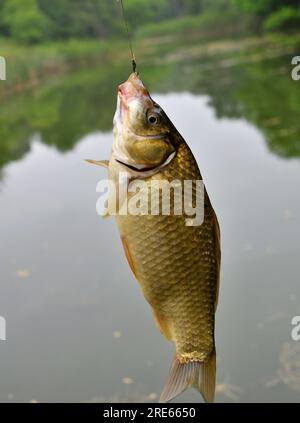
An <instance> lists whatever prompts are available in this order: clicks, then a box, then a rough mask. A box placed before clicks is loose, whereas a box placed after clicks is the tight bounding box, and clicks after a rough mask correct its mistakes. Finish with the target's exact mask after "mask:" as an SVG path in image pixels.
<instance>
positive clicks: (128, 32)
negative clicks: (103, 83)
mask: <svg viewBox="0 0 300 423" xmlns="http://www.w3.org/2000/svg"><path fill="white" fill-rule="evenodd" d="M117 1H118V2H119V3H120V4H121V9H122V15H123V20H124V25H125V29H126V33H127V38H128V42H129V48H130V53H131V62H132V68H133V72H136V61H135V56H134V52H133V47H132V38H131V34H130V30H129V25H128V21H127V18H126V13H125V7H124V3H123V0H117Z"/></svg>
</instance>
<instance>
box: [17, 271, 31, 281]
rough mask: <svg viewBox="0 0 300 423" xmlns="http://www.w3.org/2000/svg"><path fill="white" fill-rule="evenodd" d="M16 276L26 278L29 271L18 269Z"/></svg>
mask: <svg viewBox="0 0 300 423" xmlns="http://www.w3.org/2000/svg"><path fill="white" fill-rule="evenodd" d="M16 276H17V278H20V279H26V278H28V277H29V276H30V271H29V270H27V269H19V270H17V271H16Z"/></svg>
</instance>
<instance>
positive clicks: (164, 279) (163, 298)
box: [117, 141, 218, 362]
mask: <svg viewBox="0 0 300 423" xmlns="http://www.w3.org/2000/svg"><path fill="white" fill-rule="evenodd" d="M174 179H178V180H180V181H184V180H200V179H201V175H200V172H199V170H198V166H197V163H196V161H195V159H194V157H193V155H192V153H191V152H190V149H189V148H188V146H187V145H186V143H185V142H184V141H181V146H180V148H179V150H178V152H177V156H176V158H175V159H174V160H173V162H172V164H171V165H170V166H168V167H167V168H166V169H164V170H163V171H162V172H160V174H155V175H153V176H151V177H149V178H146V179H144V181H145V182H147V188H149V192H150V187H151V182H152V181H153V180H168V181H172V180H174ZM149 197H150V193H149ZM171 200H172V196H171ZM205 206H206V207H205V217H204V222H203V224H202V225H201V226H191V227H188V226H186V222H185V219H186V217H185V216H184V215H183V216H174V215H170V216H162V215H159V216H151V215H147V216H132V215H128V216H117V223H118V226H119V229H120V233H121V236H122V238H123V239H126V243H127V245H128V248H129V251H130V255H131V259H132V261H133V263H134V267H135V269H136V277H137V279H138V282H139V284H140V286H141V288H142V290H143V294H144V296H145V298H146V299H147V300H148V302H149V303H150V305H151V306H152V308H153V310H154V312H155V313H157V314H158V315H159V316H160V318H161V319H162V320H164V321H166V322H168V326H169V327H170V332H171V335H172V340H174V342H175V344H176V352H177V357H178V358H179V360H180V362H185V361H186V360H187V359H191V360H205V359H206V358H207V357H209V356H210V355H211V353H212V352H213V351H214V336H213V332H214V308H215V302H216V295H217V292H216V289H217V278H218V274H217V269H216V251H217V246H216V242H217V241H216V240H214V239H213V238H212V232H213V231H214V225H215V224H216V222H215V219H216V218H215V215H214V211H213V209H212V207H211V205H210V202H209V199H208V197H207V196H206V204H205ZM172 207H173V204H172V202H171V211H172V210H173V208H172Z"/></svg>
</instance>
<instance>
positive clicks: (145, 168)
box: [115, 151, 176, 176]
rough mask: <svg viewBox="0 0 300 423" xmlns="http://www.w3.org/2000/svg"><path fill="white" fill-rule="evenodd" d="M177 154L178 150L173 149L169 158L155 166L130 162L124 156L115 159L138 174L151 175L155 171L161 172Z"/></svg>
mask: <svg viewBox="0 0 300 423" xmlns="http://www.w3.org/2000/svg"><path fill="white" fill-rule="evenodd" d="M175 156H176V151H173V153H171V154H170V155H169V157H167V159H166V160H165V161H164V162H163V163H160V164H157V165H154V166H149V165H146V164H136V163H130V162H127V161H125V160H124V159H123V158H118V157H115V160H116V162H117V163H119V164H120V165H122V166H124V167H126V168H127V169H129V170H131V171H133V172H136V173H137V174H144V175H146V176H150V175H153V174H154V173H157V172H159V171H160V170H161V169H163V168H164V167H166V166H167V165H168V164H169V163H171V161H172V160H173V159H174V157H175Z"/></svg>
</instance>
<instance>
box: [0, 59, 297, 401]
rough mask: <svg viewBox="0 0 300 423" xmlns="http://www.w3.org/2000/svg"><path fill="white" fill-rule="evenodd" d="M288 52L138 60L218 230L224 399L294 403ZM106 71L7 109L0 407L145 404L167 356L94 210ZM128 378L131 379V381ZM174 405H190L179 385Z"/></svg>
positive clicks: (106, 107) (106, 115)
mask: <svg viewBox="0 0 300 423" xmlns="http://www.w3.org/2000/svg"><path fill="white" fill-rule="evenodd" d="M289 63H290V57H282V58H279V59H276V60H273V61H272V62H271V61H268V62H265V63H262V62H257V63H253V64H251V65H237V66H234V67H225V68H224V69H221V70H220V69H219V68H218V69H215V70H214V67H209V66H208V67H203V66H202V65H201V64H200V63H197V61H194V62H191V63H185V64H184V65H181V64H172V65H170V64H169V65H164V66H161V67H159V68H155V69H153V68H152V69H150V68H147V66H145V68H144V79H145V81H146V83H148V85H149V88H150V89H151V91H152V92H153V97H154V98H155V100H156V101H157V102H159V103H160V104H161V105H162V106H163V107H164V109H165V110H166V112H167V113H168V114H169V116H170V117H171V119H172V120H173V122H174V123H175V124H176V126H177V128H178V129H179V130H180V132H181V133H182V135H183V136H184V137H185V138H186V140H187V141H188V143H189V145H190V146H191V148H192V150H193V152H194V154H195V156H196V158H197V160H198V163H199V166H200V168H201V171H202V174H203V176H204V178H205V182H206V186H207V189H208V191H209V194H210V197H211V200H212V202H213V205H214V207H215V210H216V211H217V214H218V217H219V221H220V225H221V231H222V251H223V261H222V276H221V292H220V302H219V309H218V313H217V323H216V342H217V354H218V382H219V385H218V393H217V400H218V401H222V402H224V401H225V402H231V401H298V400H299V395H300V342H298V343H297V342H295V341H292V340H291V335H290V333H291V323H290V322H291V319H292V317H293V316H294V315H297V314H298V315H299V314H300V288H299V258H300V257H299V249H300V241H299V225H300V221H299V220H300V217H299V216H300V197H299V181H300V160H299V158H300V119H299V110H300V82H298V83H297V82H294V81H291V79H290V76H289V72H290V67H289ZM126 76H127V72H126V70H125V69H123V68H122V69H121V68H120V69H114V70H111V69H105V68H99V69H94V70H91V71H88V72H80V73H76V74H72V75H71V76H69V77H65V78H62V79H61V80H54V81H51V82H48V83H47V84H45V85H44V86H43V87H42V88H40V89H39V90H36V91H35V92H33V93H29V94H26V95H24V96H19V97H18V98H15V99H13V100H10V101H7V102H6V103H5V104H4V103H2V104H1V110H0V178H1V179H0V236H1V237H0V249H1V255H0V263H1V264H0V315H2V316H4V317H5V318H6V321H7V341H6V342H3V341H2V342H1V343H0V374H1V379H0V401H4V402H5V401H30V400H32V399H36V400H38V401H126V400H129V401H150V400H151V399H155V395H154V394H159V393H160V390H161V388H162V386H163V384H164V381H165V378H166V374H167V371H168V369H169V365H170V362H171V358H172V355H173V345H172V344H168V343H167V342H166V341H165V340H164V339H163V338H162V336H161V335H160V334H159V333H158V331H157V330H156V327H155V324H154V322H153V321H152V316H151V312H150V307H149V306H148V304H147V303H146V302H145V300H144V298H143V297H142V295H141V292H140V290H139V287H138V285H137V283H136V282H135V280H134V278H133V276H132V274H131V272H130V270H129V268H128V266H127V263H126V261H125V259H124V254H123V251H122V248H121V245H120V241H119V236H118V232H117V229H116V226H115V224H114V221H113V220H112V219H111V220H105V221H103V220H102V219H101V218H100V217H99V216H97V214H96V210H95V206H96V200H97V194H96V192H95V189H96V184H97V182H98V180H99V179H100V178H103V177H105V171H104V170H101V169H100V168H99V169H98V168H96V167H95V168H94V167H92V166H89V165H87V164H85V163H84V162H83V159H85V158H93V159H104V158H108V155H109V151H110V146H111V141H112V135H111V132H110V131H111V121H112V116H113V111H114V107H115V93H116V85H117V84H118V83H119V82H122V80H124V79H125V78H126ZM124 378H125V379H124ZM179 400H180V401H187V402H190V401H196V400H197V401H198V400H199V396H198V394H197V393H196V392H193V391H188V392H186V393H185V394H184V395H182V396H181V397H180V398H179Z"/></svg>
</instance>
